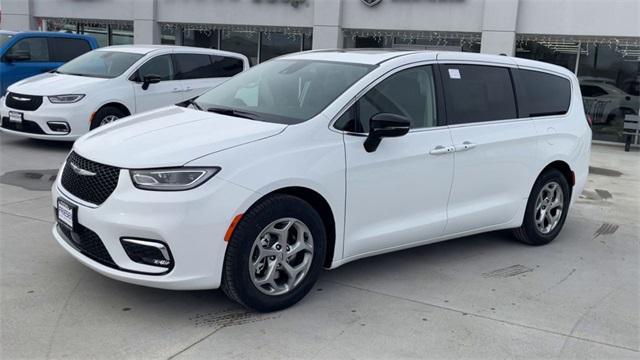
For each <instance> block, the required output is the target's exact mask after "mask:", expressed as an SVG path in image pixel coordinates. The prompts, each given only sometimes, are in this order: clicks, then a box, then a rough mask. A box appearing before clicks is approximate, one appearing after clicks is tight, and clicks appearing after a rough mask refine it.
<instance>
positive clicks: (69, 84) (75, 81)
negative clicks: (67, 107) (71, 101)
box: [8, 73, 110, 96]
mask: <svg viewBox="0 0 640 360" xmlns="http://www.w3.org/2000/svg"><path fill="white" fill-rule="evenodd" d="M109 80H110V79H104V78H95V77H88V76H76V75H65V74H54V73H43V74H40V75H36V76H33V77H30V78H27V79H24V80H21V81H18V82H16V83H15V84H13V85H11V86H9V89H8V90H9V91H11V92H15V93H18V94H25V95H43V96H47V95H64V94H73V93H77V92H82V91H84V90H85V88H86V87H87V85H94V84H99V83H103V82H107V81H109Z"/></svg>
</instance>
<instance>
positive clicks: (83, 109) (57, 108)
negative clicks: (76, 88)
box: [0, 96, 95, 141]
mask: <svg viewBox="0 0 640 360" xmlns="http://www.w3.org/2000/svg"><path fill="white" fill-rule="evenodd" d="M86 100H87V99H83V100H80V101H79V102H77V103H73V104H52V103H50V102H49V100H48V98H47V97H46V96H45V97H44V98H43V101H42V105H40V107H38V109H36V110H34V111H26V110H19V109H12V108H9V107H7V106H6V104H5V98H4V97H3V98H2V101H0V122H1V126H0V131H2V132H6V133H10V134H14V135H19V136H26V137H30V138H33V139H43V140H60V141H73V140H76V139H77V138H79V137H80V136H82V135H84V134H85V133H87V132H88V131H89V129H90V123H89V120H90V117H91V114H92V113H93V111H95V109H93V108H92V106H91V104H89V102H87V101H86ZM9 111H17V112H21V113H22V114H23V119H24V120H23V123H22V124H21V125H20V126H15V124H12V123H10V122H9ZM56 124H57V125H58V126H60V124H67V126H68V127H69V132H64V131H54V130H52V128H51V126H55V125H56Z"/></svg>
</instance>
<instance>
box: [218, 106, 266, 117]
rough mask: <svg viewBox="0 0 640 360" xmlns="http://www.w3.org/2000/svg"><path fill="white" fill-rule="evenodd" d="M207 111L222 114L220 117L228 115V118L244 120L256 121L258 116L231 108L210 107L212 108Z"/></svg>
mask: <svg viewBox="0 0 640 360" xmlns="http://www.w3.org/2000/svg"><path fill="white" fill-rule="evenodd" d="M207 111H208V112H213V113H217V114H222V115H229V116H235V117H240V118H245V119H251V120H256V119H258V115H256V114H254V113H252V112H249V111H242V110H236V109H232V108H225V107H212V108H208V109H207Z"/></svg>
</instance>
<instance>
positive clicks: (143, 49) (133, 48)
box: [95, 45, 245, 58]
mask: <svg viewBox="0 0 640 360" xmlns="http://www.w3.org/2000/svg"><path fill="white" fill-rule="evenodd" d="M172 50H175V51H184V52H195V53H200V54H216V55H228V56H234V57H240V58H245V56H244V55H242V54H238V53H234V52H229V51H222V50H216V49H207V48H201V47H192V46H177V45H114V46H106V47H102V48H98V49H96V50H95V51H120V52H128V53H134V54H143V55H146V54H149V53H152V52H155V51H167V52H169V51H172Z"/></svg>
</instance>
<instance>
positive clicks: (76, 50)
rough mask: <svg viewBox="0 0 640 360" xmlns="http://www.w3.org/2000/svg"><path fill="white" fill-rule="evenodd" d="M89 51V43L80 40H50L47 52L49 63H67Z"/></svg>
mask: <svg viewBox="0 0 640 360" xmlns="http://www.w3.org/2000/svg"><path fill="white" fill-rule="evenodd" d="M89 51H91V45H89V42H87V41H86V40H82V39H67V38H50V39H49V52H50V58H51V61H58V62H67V61H69V60H71V59H75V58H76V57H78V56H80V55H82V54H84V53H86V52H89Z"/></svg>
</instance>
